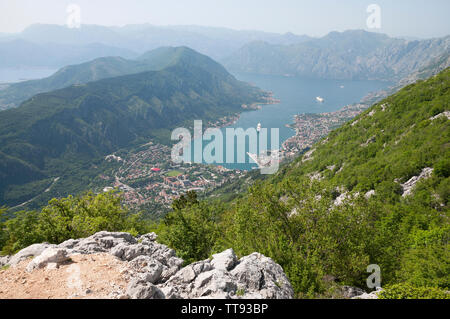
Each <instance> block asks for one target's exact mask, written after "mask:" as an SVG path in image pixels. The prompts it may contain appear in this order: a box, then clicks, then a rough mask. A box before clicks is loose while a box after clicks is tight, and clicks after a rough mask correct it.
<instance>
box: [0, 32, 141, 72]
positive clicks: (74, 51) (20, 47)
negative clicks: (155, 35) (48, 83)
mask: <svg viewBox="0 0 450 319" xmlns="http://www.w3.org/2000/svg"><path fill="white" fill-rule="evenodd" d="M104 56H122V57H124V58H134V57H136V56H137V54H136V53H135V52H133V51H131V50H128V49H123V48H121V47H117V46H111V45H106V44H103V43H100V42H92V43H86V44H82V45H80V44H65V43H57V42H45V43H37V42H33V41H28V40H24V39H20V38H18V39H10V37H4V38H2V40H1V41H0V68H11V67H14V68H17V67H48V68H59V67H62V66H65V65H69V64H77V63H83V62H85V61H89V60H92V59H95V58H99V57H104Z"/></svg>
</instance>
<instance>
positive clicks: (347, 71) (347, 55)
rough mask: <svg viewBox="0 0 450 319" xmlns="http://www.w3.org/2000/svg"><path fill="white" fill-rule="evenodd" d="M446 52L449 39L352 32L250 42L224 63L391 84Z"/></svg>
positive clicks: (263, 70) (243, 68)
mask: <svg viewBox="0 0 450 319" xmlns="http://www.w3.org/2000/svg"><path fill="white" fill-rule="evenodd" d="M449 52H450V36H447V37H444V38H437V39H429V40H422V41H407V40H402V39H394V38H390V37H388V36H387V35H384V34H378V33H370V32H366V31H362V30H354V31H346V32H342V33H340V32H331V33H330V34H328V35H327V36H325V37H323V38H320V39H313V40H310V41H307V42H304V43H300V44H292V45H275V44H269V43H266V42H253V43H250V44H247V45H246V46H244V47H243V48H241V49H240V50H238V51H237V52H236V53H234V54H233V55H231V56H229V57H227V58H226V59H224V60H223V63H224V65H225V66H226V67H227V68H228V69H229V70H231V71H235V72H248V73H258V74H277V75H284V74H287V75H298V76H306V77H313V78H327V79H370V80H388V81H392V80H394V81H396V80H399V79H401V78H403V77H405V76H407V75H409V74H410V73H412V72H415V71H417V70H419V69H421V68H423V67H425V66H426V65H427V64H428V63H430V61H431V60H432V59H436V58H439V57H441V56H443V55H445V54H448V53H449Z"/></svg>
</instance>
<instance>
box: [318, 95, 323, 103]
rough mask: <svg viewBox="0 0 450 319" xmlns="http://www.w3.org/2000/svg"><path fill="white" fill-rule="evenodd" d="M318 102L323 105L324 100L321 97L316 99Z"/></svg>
mask: <svg viewBox="0 0 450 319" xmlns="http://www.w3.org/2000/svg"><path fill="white" fill-rule="evenodd" d="M316 100H317V102H320V103H322V102H323V101H324V99H323V98H322V97H320V96H318V97H316Z"/></svg>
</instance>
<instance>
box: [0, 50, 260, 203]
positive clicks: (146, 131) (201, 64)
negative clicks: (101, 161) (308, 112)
mask: <svg viewBox="0 0 450 319" xmlns="http://www.w3.org/2000/svg"><path fill="white" fill-rule="evenodd" d="M161 51H163V52H164V54H163V55H161V54H160V53H161ZM157 57H160V58H161V57H164V60H157ZM146 59H151V61H152V63H154V64H153V65H159V66H160V67H161V68H162V70H160V71H147V72H140V73H136V74H131V75H123V76H119V77H113V78H109V79H103V80H100V81H94V82H90V83H87V84H78V85H72V86H69V87H67V88H64V89H60V90H56V91H52V92H49V93H42V94H38V95H35V96H34V97H32V98H31V99H29V100H28V101H26V102H25V103H23V104H22V105H21V106H20V107H18V108H15V109H11V110H6V111H3V112H2V116H1V117H0V163H1V164H0V201H1V202H2V203H5V204H8V205H13V204H18V203H19V202H20V200H22V199H23V198H25V197H23V198H22V196H20V198H16V199H13V198H11V197H9V199H8V196H5V192H7V189H9V190H10V191H11V189H12V188H11V187H12V186H14V187H16V189H17V187H19V188H20V187H21V186H24V185H25V186H24V187H26V184H28V183H31V182H35V183H36V182H38V181H46V180H48V178H54V177H57V176H58V177H59V176H60V175H61V174H62V175H64V176H69V178H70V176H71V174H72V175H76V174H78V173H79V170H80V165H81V166H82V165H83V163H90V162H89V161H92V160H93V159H96V158H97V159H98V158H101V157H102V156H104V155H107V154H110V153H112V152H114V151H117V150H118V149H120V148H128V147H131V146H133V145H136V144H138V143H145V142H148V141H149V140H157V141H163V142H167V141H168V140H170V132H171V129H173V128H175V127H176V126H178V125H183V124H184V125H185V126H186V125H187V126H186V127H189V125H191V124H192V123H191V122H192V120H194V119H202V120H205V121H208V120H217V119H218V118H220V117H223V116H227V115H231V114H235V113H237V112H240V111H241V110H242V108H241V105H242V104H250V103H254V102H258V101H262V100H263V97H265V96H266V93H264V92H262V91H261V90H260V89H258V88H256V87H253V86H250V85H248V84H245V83H243V82H240V81H237V80H236V79H235V78H234V77H233V76H232V75H230V74H229V73H228V72H227V71H226V70H225V69H224V68H223V67H222V66H221V65H220V64H218V63H217V62H215V61H213V60H212V59H210V58H209V57H207V56H204V55H201V54H199V53H197V52H195V51H193V50H191V49H189V48H185V47H182V48H163V49H160V50H158V51H156V52H152V53H149V54H147V55H146V56H144V57H142V61H145V60H146ZM108 61H109V60H108ZM113 62H117V65H119V66H121V65H123V63H130V65H132V66H135V67H136V68H135V69H134V70H135V71H137V70H138V69H139V68H140V66H141V65H142V64H140V62H127V61H125V60H122V59H118V60H114V61H113ZM144 65H145V64H144ZM149 65H152V64H151V63H150V64H149ZM84 68H85V66H81V67H80V72H82V71H83V70H85V69H84ZM94 69H95V68H94ZM125 69H126V68H120V67H118V68H116V69H114V70H113V71H111V72H110V73H109V74H110V75H111V74H112V73H114V72H116V75H117V74H118V73H120V72H121V71H124V70H125ZM89 70H91V71H92V68H89ZM95 70H97V69H95ZM139 70H140V71H142V69H139ZM128 71H131V69H130V70H128ZM75 73H76V72H75ZM72 75H74V74H72ZM58 76H60V75H58ZM91 79H93V77H92V74H91ZM189 121H190V122H189ZM91 163H92V162H91ZM87 165H88V166H89V165H90V164H87ZM70 169H73V171H72V172H69V171H70ZM44 184H45V182H44ZM72 184H73V185H72V187H75V188H78V187H79V186H80V185H79V184H77V183H75V182H73V183H72ZM34 185H36V184H34ZM29 186H30V185H28V187H29ZM14 187H13V188H14ZM19 193H20V192H19ZM24 193H26V192H24ZM24 193H23V194H24ZM28 195H29V194H28ZM28 195H26V196H28Z"/></svg>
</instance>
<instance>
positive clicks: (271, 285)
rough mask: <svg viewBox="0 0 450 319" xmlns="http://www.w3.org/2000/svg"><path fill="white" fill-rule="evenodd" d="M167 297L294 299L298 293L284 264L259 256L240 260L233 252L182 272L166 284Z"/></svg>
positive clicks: (225, 253) (164, 286)
mask: <svg viewBox="0 0 450 319" xmlns="http://www.w3.org/2000/svg"><path fill="white" fill-rule="evenodd" d="M161 288H162V291H163V292H164V293H165V295H166V297H167V298H215V299H223V298H227V299H228V298H230V299H234V298H251V299H261V298H264V299H290V298H293V295H294V291H293V289H292V286H291V284H290V283H289V280H288V279H287V277H286V275H285V274H284V272H283V269H282V268H281V266H280V265H278V264H276V263H275V262H274V261H273V260H272V259H270V258H268V257H265V256H263V255H261V254H259V253H253V254H251V255H249V256H246V257H242V258H241V259H240V260H237V258H236V255H235V254H234V252H233V250H232V249H229V250H227V251H224V252H223V253H221V254H217V255H214V256H213V258H212V260H209V259H207V260H204V261H200V262H197V263H194V264H192V265H189V266H187V267H184V268H183V269H181V270H180V271H179V272H178V273H176V274H175V275H174V276H173V277H171V278H170V279H169V280H168V281H167V282H166V283H165V284H164V285H162V286H161Z"/></svg>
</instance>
